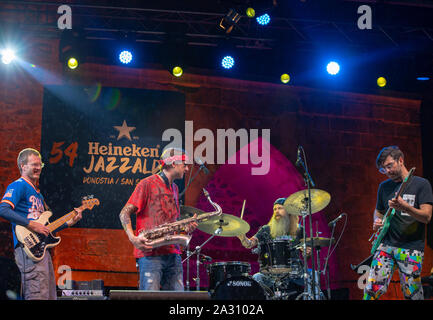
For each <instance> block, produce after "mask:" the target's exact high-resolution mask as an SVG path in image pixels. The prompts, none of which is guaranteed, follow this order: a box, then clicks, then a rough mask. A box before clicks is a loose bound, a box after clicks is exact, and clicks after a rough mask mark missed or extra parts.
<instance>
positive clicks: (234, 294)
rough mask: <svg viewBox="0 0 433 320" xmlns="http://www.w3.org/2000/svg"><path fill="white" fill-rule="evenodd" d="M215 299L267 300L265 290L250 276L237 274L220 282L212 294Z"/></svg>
mask: <svg viewBox="0 0 433 320" xmlns="http://www.w3.org/2000/svg"><path fill="white" fill-rule="evenodd" d="M211 298H212V299H214V300H266V294H265V290H264V289H263V288H262V286H261V285H260V284H259V283H258V282H256V281H254V280H253V279H251V278H250V277H244V276H236V277H231V278H228V279H225V280H224V281H221V282H220V283H218V285H217V286H216V288H215V291H214V292H213V293H212V294H211Z"/></svg>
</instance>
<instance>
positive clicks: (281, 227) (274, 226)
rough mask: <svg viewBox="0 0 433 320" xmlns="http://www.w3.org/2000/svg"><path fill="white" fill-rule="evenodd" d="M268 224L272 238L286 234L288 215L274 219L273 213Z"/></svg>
mask: <svg viewBox="0 0 433 320" xmlns="http://www.w3.org/2000/svg"><path fill="white" fill-rule="evenodd" d="M268 226H269V228H270V233H271V237H272V238H276V237H281V236H286V235H288V234H289V231H290V217H289V216H288V215H285V216H280V219H279V220H276V219H275V215H273V216H272V218H271V220H270V221H269V223H268Z"/></svg>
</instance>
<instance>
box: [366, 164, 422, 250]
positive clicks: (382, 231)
mask: <svg viewBox="0 0 433 320" xmlns="http://www.w3.org/2000/svg"><path fill="white" fill-rule="evenodd" d="M414 171H415V167H414V168H412V169H410V171H409V174H408V175H407V177H406V178H404V180H403V182H402V184H401V185H400V187H399V189H398V191H397V193H396V195H395V198H398V197H399V196H401V194H402V193H403V192H404V190H405V189H406V187H407V185H408V184H409V183H410V181H411V179H412V176H413V173H414ZM394 215H395V209H393V208H388V210H386V213H385V215H384V216H383V226H382V227H380V228H379V229H377V231H376V232H375V233H373V235H372V236H371V237H370V239H369V241H372V240H373V244H372V247H371V251H370V253H371V254H374V253H375V252H376V250H377V248H378V247H379V245H380V243H381V242H382V240H383V238H384V237H385V235H386V233H387V232H388V229H389V226H390V224H391V220H392V218H393V217H394Z"/></svg>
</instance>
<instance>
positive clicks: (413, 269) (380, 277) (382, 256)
mask: <svg viewBox="0 0 433 320" xmlns="http://www.w3.org/2000/svg"><path fill="white" fill-rule="evenodd" d="M423 258H424V252H423V251H418V250H410V249H401V248H397V247H392V246H388V245H383V244H381V245H380V246H379V248H378V249H377V250H376V252H375V254H374V256H373V261H372V263H371V268H370V274H369V276H368V281H367V285H366V287H365V289H364V298H363V299H364V300H376V299H379V297H380V296H381V295H383V294H384V293H385V292H386V290H387V289H388V286H389V283H390V281H391V279H392V275H393V274H394V271H395V267H397V268H398V271H399V274H400V284H401V289H402V291H403V295H404V297H405V299H411V300H424V294H423V290H422V284H421V267H422V262H423Z"/></svg>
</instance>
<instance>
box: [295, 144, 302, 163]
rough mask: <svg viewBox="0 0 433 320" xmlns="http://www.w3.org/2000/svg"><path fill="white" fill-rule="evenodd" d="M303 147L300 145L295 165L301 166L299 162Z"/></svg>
mask: <svg viewBox="0 0 433 320" xmlns="http://www.w3.org/2000/svg"><path fill="white" fill-rule="evenodd" d="M301 148H302V146H299V147H298V152H297V154H296V163H295V166H297V167H299V164H300V163H301Z"/></svg>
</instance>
